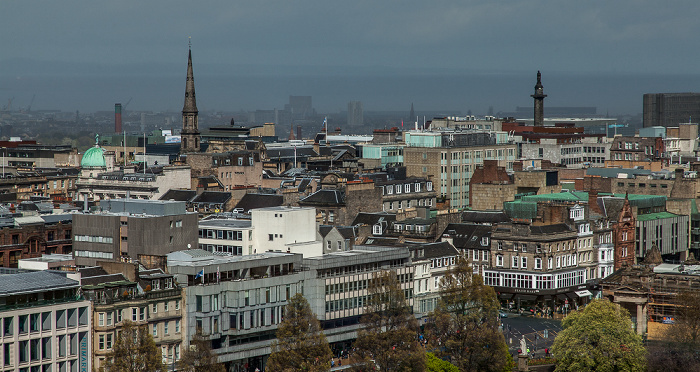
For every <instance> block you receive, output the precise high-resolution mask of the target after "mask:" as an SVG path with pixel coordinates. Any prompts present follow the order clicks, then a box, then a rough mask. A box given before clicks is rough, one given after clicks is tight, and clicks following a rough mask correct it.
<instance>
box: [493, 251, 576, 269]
mask: <svg viewBox="0 0 700 372" xmlns="http://www.w3.org/2000/svg"><path fill="white" fill-rule="evenodd" d="M588 254H589V256H588V258H590V252H588ZM511 260H512V262H511V266H510V267H511V268H512V269H517V268H521V269H527V268H528V267H527V257H521V256H512V257H511ZM553 263H554V260H553V258H552V257H549V258H548V259H547V269H548V270H551V269H552V268H553V266H552V265H553ZM503 265H504V259H503V255H501V254H498V255H496V266H497V267H503ZM576 265H577V262H576V253H573V254H567V255H563V256H557V257H556V268H557V269H559V268H562V267H570V266H576ZM535 270H542V258H540V257H535Z"/></svg>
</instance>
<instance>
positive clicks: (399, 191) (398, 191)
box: [396, 185, 401, 194]
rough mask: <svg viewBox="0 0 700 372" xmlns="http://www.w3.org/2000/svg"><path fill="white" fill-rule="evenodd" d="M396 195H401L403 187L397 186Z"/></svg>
mask: <svg viewBox="0 0 700 372" xmlns="http://www.w3.org/2000/svg"><path fill="white" fill-rule="evenodd" d="M396 193H397V194H401V185H396Z"/></svg>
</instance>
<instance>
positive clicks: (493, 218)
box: [462, 211, 510, 224]
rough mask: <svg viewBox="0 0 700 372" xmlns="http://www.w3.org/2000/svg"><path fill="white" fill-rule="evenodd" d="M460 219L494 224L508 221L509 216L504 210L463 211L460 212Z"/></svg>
mask: <svg viewBox="0 0 700 372" xmlns="http://www.w3.org/2000/svg"><path fill="white" fill-rule="evenodd" d="M462 221H463V222H475V223H489V224H496V223H501V222H510V218H508V215H507V214H506V212H504V211H464V212H462Z"/></svg>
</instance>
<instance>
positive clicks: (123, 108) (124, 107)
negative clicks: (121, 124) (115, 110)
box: [122, 97, 134, 118]
mask: <svg viewBox="0 0 700 372" xmlns="http://www.w3.org/2000/svg"><path fill="white" fill-rule="evenodd" d="M133 98H134V97H129V100H128V101H126V103H125V104H123V105H122V116H123V117H124V118H126V106H129V104H130V103H131V100H132V99H133Z"/></svg>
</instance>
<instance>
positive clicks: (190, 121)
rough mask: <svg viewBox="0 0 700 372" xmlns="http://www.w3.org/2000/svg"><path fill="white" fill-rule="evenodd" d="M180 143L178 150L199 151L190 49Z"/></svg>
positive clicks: (197, 112)
mask: <svg viewBox="0 0 700 372" xmlns="http://www.w3.org/2000/svg"><path fill="white" fill-rule="evenodd" d="M180 136H181V137H182V143H181V144H180V152H181V153H188V152H199V150H200V140H201V138H200V136H199V110H197V99H196V97H195V95H194V73H193V72H192V49H190V51H189V56H188V58H187V80H186V83H185V104H184V106H183V107H182V132H180Z"/></svg>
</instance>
